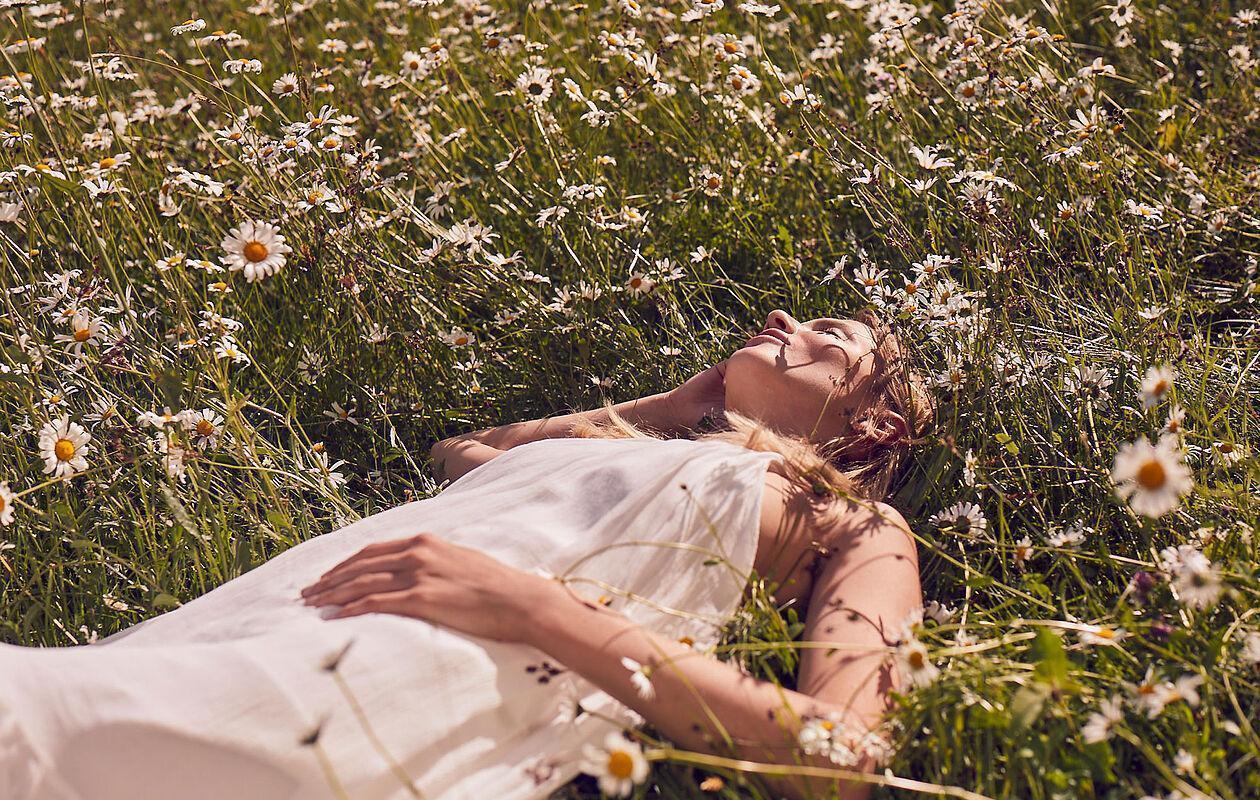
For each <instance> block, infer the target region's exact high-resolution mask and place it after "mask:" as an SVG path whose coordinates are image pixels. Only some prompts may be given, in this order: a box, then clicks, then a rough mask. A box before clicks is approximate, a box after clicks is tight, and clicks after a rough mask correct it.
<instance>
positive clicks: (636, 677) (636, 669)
mask: <svg viewBox="0 0 1260 800" xmlns="http://www.w3.org/2000/svg"><path fill="white" fill-rule="evenodd" d="M621 666H623V667H625V668H626V669H628V670H630V682H631V683H632V684H634V688H635V690H636V691H638V693H639V697H642V698H643V699H644V700H651V699H652V698H653V697H655V696H656V687H654V686H653V685H652V679H651V676H650V674H649V673H650V672H651V670H650V668H648V667H645V666H643V665H642V664H640V663H639V662H638V661H635V660H634V659H633V658H629V657H623V658H622V659H621Z"/></svg>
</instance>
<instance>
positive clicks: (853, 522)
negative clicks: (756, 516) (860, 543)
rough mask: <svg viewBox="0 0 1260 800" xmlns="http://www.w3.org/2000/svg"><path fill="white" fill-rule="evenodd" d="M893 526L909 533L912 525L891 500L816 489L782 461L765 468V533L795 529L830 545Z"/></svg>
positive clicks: (763, 495)
mask: <svg viewBox="0 0 1260 800" xmlns="http://www.w3.org/2000/svg"><path fill="white" fill-rule="evenodd" d="M892 529H899V530H902V531H905V532H907V533H908V532H909V525H908V524H907V522H906V520H905V517H903V516H902V515H901V512H899V511H898V510H897V509H896V508H894V507H893V506H891V505H889V504H888V503H885V502H882V501H878V500H876V501H870V500H860V499H850V498H845V497H838V496H835V495H832V494H830V493H819V492H816V491H815V490H814V486H813V485H812V484H811V483H808V482H806V481H805V480H802V479H800V478H797V477H794V476H793V475H792V474H791V473H790V471H789V470H788V469H787V468H785V467H784V466H783V464H782V463H781V462H774V463H772V464H771V465H770V467H769V468H768V469H767V470H766V474H765V481H764V483H763V486H762V503H761V531H762V533H763V535H769V534H772V533H774V532H776V531H782V530H796V531H797V535H799V536H805V537H808V538H809V539H812V540H815V541H817V542H818V543H819V544H823V545H828V546H831V545H835V544H837V543H838V542H839V541H840V540H842V539H844V538H846V537H850V536H853V535H854V534H856V533H858V532H861V531H866V532H873V531H879V532H889V531H891V530H892Z"/></svg>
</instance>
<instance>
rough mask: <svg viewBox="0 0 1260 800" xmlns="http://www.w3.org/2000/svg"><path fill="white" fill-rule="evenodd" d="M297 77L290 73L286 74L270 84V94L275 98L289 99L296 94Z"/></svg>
mask: <svg viewBox="0 0 1260 800" xmlns="http://www.w3.org/2000/svg"><path fill="white" fill-rule="evenodd" d="M298 88H299V87H298V77H297V75H295V74H293V73H292V72H286V73H284V74H283V75H281V76H280V77H279V78H276V79H275V81H273V82H272V84H271V93H272V94H274V95H276V96H277V97H289V96H291V95H295V94H297V93H298Z"/></svg>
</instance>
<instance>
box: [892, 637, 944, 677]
mask: <svg viewBox="0 0 1260 800" xmlns="http://www.w3.org/2000/svg"><path fill="white" fill-rule="evenodd" d="M896 660H897V668H898V670H899V671H900V673H901V675H902V676H904V677H905V678H908V679H909V680H910V683H911V684H912V685H914V686H920V687H921V686H928V685H930V684H931V683H932V682H933V681H935V680H936V679H937V677H939V676H940V674H941V671H940V670H939V669H937V667H936V665H935V664H933V663H932V659H931V657H930V656H929V655H928V651H927V647H926V646H925V645H924V644H923V642H920V641H919V640H918V639H917V638H916V637H915V636H913V635H910V636H906V637H904V638H903V639H902V642H901V644H899V645H897V652H896Z"/></svg>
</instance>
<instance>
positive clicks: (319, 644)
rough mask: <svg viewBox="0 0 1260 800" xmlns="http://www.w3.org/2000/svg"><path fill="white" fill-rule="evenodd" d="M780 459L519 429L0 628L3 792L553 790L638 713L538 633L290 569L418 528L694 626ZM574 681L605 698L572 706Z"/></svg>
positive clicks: (730, 581)
mask: <svg viewBox="0 0 1260 800" xmlns="http://www.w3.org/2000/svg"><path fill="white" fill-rule="evenodd" d="M777 458H779V456H778V455H777V454H775V453H769V452H761V451H754V450H748V449H745V448H743V447H740V446H739V445H735V444H731V443H728V442H721V441H714V440H700V441H692V440H687V439H668V440H656V439H569V438H564V439H543V440H539V441H536V442H530V443H528V444H525V445H521V446H518V447H514V448H512V449H511V450H509V451H507V452H506V453H504V454H503V455H501V456H499V457H497V458H495V459H494V460H492V461H489V462H487V463H485V464H483V465H481V466H480V467H477V468H476V469H474V470H472V471H471V472H468V473H467V474H465V475H464V476H462V477H461V478H460V479H459V480H456V481H455V482H453V483H452V484H451V485H449V486H448V487H447V488H446V489H445V490H444V491H442V492H441V493H440V494H438V495H437V496H435V497H432V498H429V499H426V500H420V501H417V502H413V503H408V504H405V505H401V506H398V507H396V508H392V509H389V510H388V511H384V512H381V513H379V514H375V515H373V516H371V517H367V518H366V519H362V520H360V521H358V522H355V523H353V524H351V525H347V526H346V527H344V528H341V529H339V530H337V531H334V532H332V533H329V534H326V535H324V536H320V537H317V538H315V539H312V540H309V541H307V542H304V543H302V544H300V545H297V546H296V547H293V548H291V549H289V550H287V551H285V552H283V553H281V554H280V555H278V556H277V557H275V558H273V559H271V560H270V561H268V562H267V563H265V564H263V565H261V566H259V567H257V568H256V569H254V570H252V571H250V572H248V573H246V574H244V575H242V576H240V577H238V578H236V579H234V580H231V581H229V582H227V583H225V584H223V585H222V586H220V587H218V588H217V589H215V590H214V591H212V592H209V593H208V594H206V595H203V596H201V597H199V598H196V599H194V600H192V601H190V602H188V603H186V604H185V605H183V606H181V607H179V608H177V609H175V610H173V611H170V612H168V613H166V614H163V615H161V616H158V617H155V618H153V619H150V620H146V621H145V622H143V623H141V624H139V625H136V626H133V627H131V628H128V629H127V630H124V631H121V632H119V633H117V634H115V635H113V636H110V637H108V638H106V639H103V640H101V641H100V642H98V643H96V644H92V645H84V646H78V647H53V648H33V647H17V646H12V645H0V798H5V800H146V798H154V800H158V799H159V798H160V799H161V800H167V799H168V798H173V797H178V798H181V800H201V799H203V798H204V799H205V800H210V799H211V798H214V799H215V800H220V799H221V798H251V800H269V799H270V798H276V799H277V800H279V799H281V798H283V799H284V800H289V799H294V800H296V799H297V798H302V799H303V800H305V799H306V798H315V799H317V800H320V799H322V798H330V799H331V798H338V797H349V798H355V800H403V798H414V797H424V798H427V800H459V799H461V798H478V799H480V798H486V797H493V798H498V799H500V800H526V799H530V800H532V799H534V798H545V797H546V796H547V795H548V794H549V793H551V792H552V791H554V790H555V789H557V788H559V787H560V786H562V785H563V784H564V783H566V782H568V781H569V780H571V779H572V778H574V777H575V776H576V775H577V774H578V771H579V770H578V766H579V764H580V759H581V747H582V744H583V743H587V742H590V743H596V744H598V743H600V742H602V740H603V738H604V736H605V735H606V734H607V733H608V732H609V731H613V730H616V729H617V728H618V724H617V722H614V721H610V720H609V719H603V718H602V717H609V718H610V719H611V720H615V721H618V722H621V723H628V724H633V719H634V715H633V712H631V711H629V710H628V709H627V708H626V707H625V706H624V705H622V704H620V703H619V702H617V701H616V700H614V699H613V698H611V697H610V696H608V695H607V694H605V693H603V692H600V691H599V690H597V689H596V688H595V686H594V685H593V684H591V683H589V682H588V681H586V680H585V679H583V678H581V677H580V676H577V675H576V674H574V673H572V672H568V671H559V672H557V670H562V667H561V665H559V664H557V663H555V662H554V660H551V659H548V658H547V657H546V656H545V655H544V654H543V653H542V652H541V651H539V650H536V649H534V648H531V647H528V646H525V645H517V644H507V643H501V642H494V641H489V640H486V639H481V638H478V637H471V636H466V635H463V634H460V633H458V632H455V631H453V630H450V629H447V628H444V627H441V626H436V625H432V624H429V623H427V622H424V621H421V620H417V619H414V618H410V617H403V616H398V615H391V614H366V615H363V616H357V617H350V618H346V619H341V620H328V619H324V618H323V617H324V616H325V615H326V614H327V613H328V612H329V611H330V610H331V607H326V608H325V609H322V610H321V609H319V608H314V607H308V606H305V605H303V603H302V600H301V597H300V595H299V592H300V590H301V589H302V588H303V587H305V586H307V585H309V584H310V583H312V582H313V581H314V580H316V579H317V578H318V577H319V576H320V575H321V574H322V573H323V572H325V571H327V570H328V569H330V568H331V567H333V566H334V565H336V564H337V563H339V562H340V561H342V560H343V559H345V558H347V557H349V556H350V555H353V554H354V553H355V552H357V551H358V550H360V549H361V548H362V547H364V546H365V545H368V544H371V543H373V542H380V541H388V540H391V539H398V538H401V537H404V536H408V535H411V534H415V533H418V532H420V531H431V532H433V533H435V534H437V535H438V536H441V537H444V538H446V539H449V540H451V541H455V542H458V543H460V544H464V545H467V546H470V547H476V548H478V549H480V550H483V551H485V552H488V553H490V554H492V555H494V556H495V557H497V558H499V559H501V560H503V561H505V562H507V563H509V564H512V565H514V566H516V567H519V568H521V569H525V570H529V571H542V572H547V573H551V574H557V575H570V576H576V577H579V578H581V579H582V580H581V581H579V582H576V583H574V584H572V586H573V587H574V588H575V590H577V591H579V592H580V593H582V594H583V595H584V596H586V597H589V598H591V599H595V598H598V597H600V596H601V595H608V596H609V597H612V598H614V601H613V606H612V607H613V608H615V609H617V610H619V611H621V612H622V613H624V614H626V615H627V616H628V617H630V618H631V619H633V620H635V621H636V622H638V623H640V624H642V625H645V626H646V627H648V628H650V629H652V630H654V631H657V632H659V633H661V634H663V635H665V636H668V637H670V638H680V637H683V636H688V637H691V639H693V640H694V641H695V642H696V644H697V646H698V647H705V646H708V645H711V644H713V643H714V642H716V640H717V635H718V632H719V629H720V626H721V625H722V623H723V622H725V621H726V620H727V619H729V617H730V615H731V614H732V613H733V612H734V611H735V609H736V608H737V607H738V605H739V602H740V600H741V597H742V595H743V592H744V588H745V584H746V579H747V575H748V573H749V571H750V570H751V568H752V564H753V560H754V557H755V555H756V547H757V538H758V527H759V520H760V507H761V497H762V487H763V485H764V479H765V471H766V469H767V467H768V466H769V463H770V462H771V461H774V460H776V459H777ZM706 562H707V563H706ZM715 562H716V563H715ZM519 622H520V624H521V625H522V626H527V625H529V624H530V620H529V618H528V616H523V617H522V618H521V619H520V620H519ZM348 643H349V644H350V646H349V649H348V650H347V651H346V652H345V655H344V657H343V658H342V660H341V662H340V664H339V667H338V674H339V675H340V676H341V678H342V679H344V681H345V683H346V685H347V686H348V687H349V690H350V695H351V696H352V697H353V700H354V702H355V703H357V705H358V707H359V708H361V710H362V712H363V715H364V716H365V717H366V720H367V724H366V725H365V724H364V723H363V722H362V721H361V720H360V718H359V717H358V716H357V714H356V711H355V706H354V705H353V704H352V702H351V701H350V699H348V697H347V694H346V693H345V691H344V690H343V689H342V688H341V686H340V684H339V682H338V679H337V675H334V674H333V673H331V672H329V671H327V670H325V669H323V668H322V667H323V664H324V663H325V660H326V659H328V658H329V657H330V656H332V655H334V654H336V653H338V652H339V651H341V650H342V648H343V647H345V646H346V645H347V644H348ZM543 662H548V663H546V664H544V663H543ZM579 699H581V700H582V707H583V708H584V709H587V710H588V711H591V712H596V713H584V714H581V715H579V716H578V718H577V719H576V721H574V720H572V719H570V718H567V717H566V714H565V713H564V711H563V707H564V706H565V705H566V704H567V705H568V706H569V707H573V703H574V702H575V701H577V700H579ZM568 716H571V715H568ZM317 725H319V726H320V735H319V739H318V744H317V745H316V746H314V747H312V746H310V745H303V744H302V743H301V741H300V740H301V739H302V737H303V736H305V735H307V734H309V733H310V732H311V731H312V730H314V729H315V727H316V726H317ZM321 755H322V757H323V758H324V759H325V760H326V763H327V765H328V767H329V769H331V772H332V774H334V775H335V781H336V786H337V787H338V788H336V789H334V788H333V786H334V784H333V779H330V778H329V776H328V771H329V770H328V769H326V768H325V767H324V766H322V765H321ZM391 762H392V764H391ZM408 779H410V780H413V781H414V790H413V789H409V788H408V787H407V786H406V782H407V780H408Z"/></svg>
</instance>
